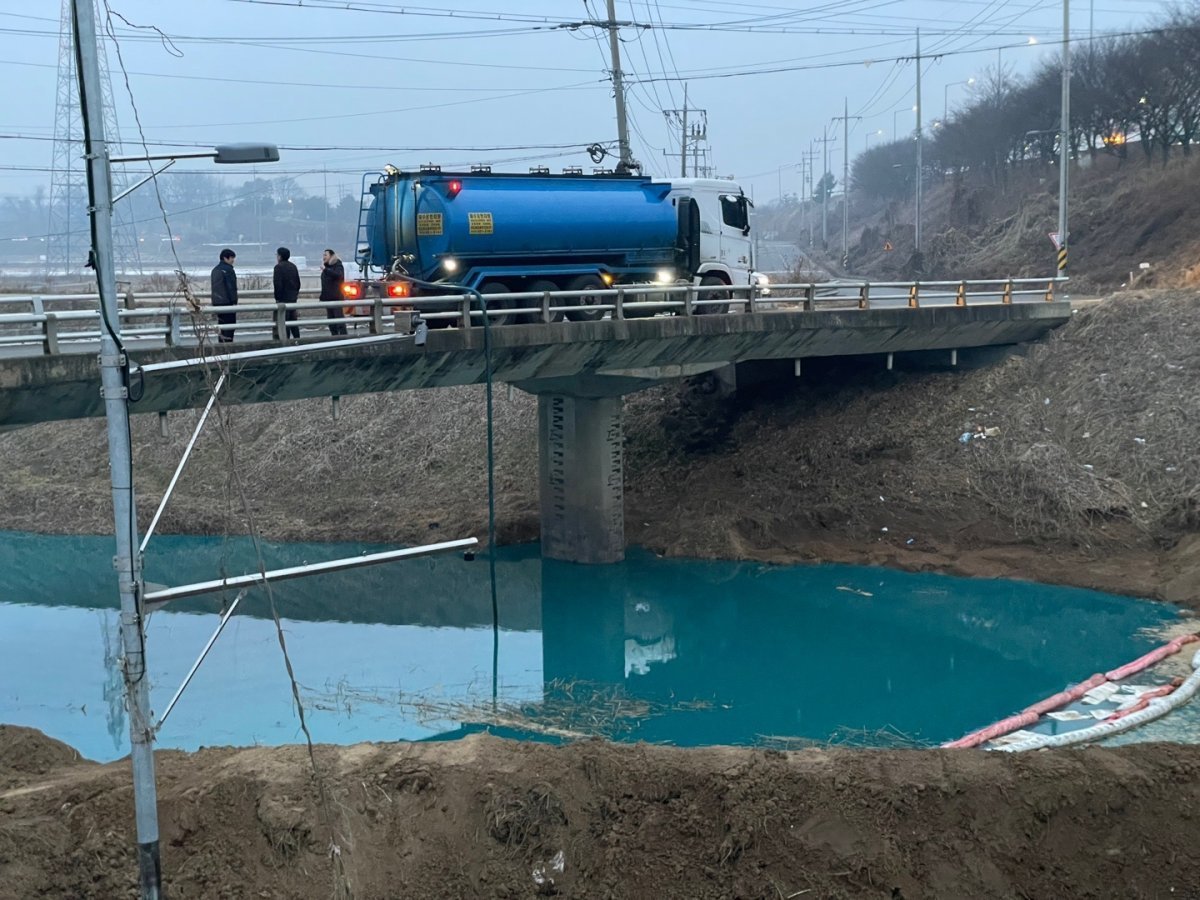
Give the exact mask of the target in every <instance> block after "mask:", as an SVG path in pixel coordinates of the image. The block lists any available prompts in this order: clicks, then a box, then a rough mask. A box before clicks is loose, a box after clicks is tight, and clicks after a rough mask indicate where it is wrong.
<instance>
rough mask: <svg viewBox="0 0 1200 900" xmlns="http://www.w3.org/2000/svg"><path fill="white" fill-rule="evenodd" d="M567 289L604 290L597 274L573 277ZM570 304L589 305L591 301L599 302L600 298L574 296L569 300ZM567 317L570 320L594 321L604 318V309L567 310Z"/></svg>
mask: <svg viewBox="0 0 1200 900" xmlns="http://www.w3.org/2000/svg"><path fill="white" fill-rule="evenodd" d="M567 290H568V291H602V290H604V282H603V281H601V280H600V276H599V275H580V276H579V277H578V278H573V279H572V280H571V283H570V284H568V285H567ZM570 302H571V304H572V305H575V304H578V305H579V306H590V305H591V304H593V303H600V302H601V298H599V297H590V296H587V295H584V296H582V297H576V298H575V299H573V300H571V301H570ZM567 318H568V319H570V320H571V321H572V322H595V321H597V320H599V319H603V318H604V311H603V310H599V309H593V310H580V311H579V312H568V313H567Z"/></svg>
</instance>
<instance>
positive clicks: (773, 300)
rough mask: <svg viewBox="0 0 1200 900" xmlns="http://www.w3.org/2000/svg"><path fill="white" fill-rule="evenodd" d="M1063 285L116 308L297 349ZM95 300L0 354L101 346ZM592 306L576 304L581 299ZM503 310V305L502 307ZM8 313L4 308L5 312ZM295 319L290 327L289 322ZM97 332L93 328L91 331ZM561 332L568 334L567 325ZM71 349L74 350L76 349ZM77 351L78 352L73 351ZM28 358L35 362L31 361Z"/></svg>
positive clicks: (12, 316) (174, 296)
mask: <svg viewBox="0 0 1200 900" xmlns="http://www.w3.org/2000/svg"><path fill="white" fill-rule="evenodd" d="M1065 280H1066V279H1056V278H1006V279H973V280H959V281H920V282H912V281H904V282H900V281H882V282H869V281H841V282H807V283H795V284H777V285H771V286H770V287H769V288H766V289H764V288H763V287H761V286H759V285H732V286H731V285H618V286H616V287H612V288H607V289H604V290H587V291H546V292H527V293H510V294H487V295H484V296H483V297H482V299H484V300H486V301H487V307H486V310H485V309H484V307H483V306H482V304H481V302H480V300H481V298H480V296H479V295H475V294H462V293H453V294H445V295H440V296H422V297H416V298H404V299H403V300H398V299H393V298H379V297H377V298H362V299H358V300H346V301H343V302H341V303H339V304H338V305H339V306H342V307H344V308H345V309H347V310H349V311H351V313H352V314H349V315H345V316H344V317H343V318H341V319H329V318H327V310H328V308H329V306H330V304H329V303H327V302H320V301H316V300H310V301H307V302H298V303H274V302H270V303H239V304H238V305H237V306H236V307H228V306H223V307H222V306H210V305H206V306H200V307H198V308H195V309H193V308H191V307H189V306H188V305H187V304H186V303H185V302H184V301H183V299H182V298H181V297H180V295H179V294H178V293H177V292H176V293H145V294H138V295H136V297H134V298H133V300H132V302H128V304H127V305H128V308H125V309H121V310H120V313H119V314H120V319H121V332H122V337H123V338H125V339H126V340H134V341H137V340H151V341H159V342H161V343H162V344H163V345H165V346H168V347H170V346H195V345H197V344H199V343H200V342H201V341H202V340H205V339H207V340H209V341H212V340H215V337H216V335H217V334H218V333H219V332H220V331H222V330H236V333H237V334H239V335H241V336H243V337H245V336H252V337H253V338H255V339H256V340H259V341H264V342H271V343H280V344H294V343H301V342H303V336H304V335H308V336H310V337H316V336H317V334H318V333H321V334H322V335H323V338H322V339H323V340H329V339H330V335H329V334H327V333H326V332H327V331H328V328H329V326H330V325H331V324H344V325H347V326H351V327H352V328H353V329H355V330H357V329H359V328H360V327H365V328H366V329H367V331H368V332H369V333H371V334H386V333H396V332H400V333H408V332H411V331H412V330H413V328H414V326H415V320H414V317H415V316H418V315H419V316H420V318H421V319H424V320H425V321H426V322H427V323H428V324H430V325H431V326H435V327H436V326H438V325H444V326H449V327H458V328H464V327H465V328H480V327H482V325H483V317H484V316H485V315H486V316H488V318H489V320H490V321H489V324H491V325H493V327H498V326H500V325H502V324H503V325H504V326H505V327H509V325H510V324H511V323H513V322H514V320H516V322H517V323H520V322H525V323H530V322H537V323H547V324H550V323H555V322H559V321H563V320H565V319H567V318H569V317H570V316H571V315H576V316H578V315H590V316H592V317H594V318H599V317H603V316H609V317H611V318H612V319H614V320H618V321H622V320H628V319H637V318H643V317H646V316H653V315H658V314H662V313H671V314H674V315H686V316H694V315H706V314H721V313H726V312H731V313H735V314H736V313H753V314H758V313H773V312H794V311H796V310H803V311H811V310H816V309H819V308H821V307H825V308H833V307H840V308H844V309H847V310H853V309H872V308H880V305H888V304H897V303H900V304H903V307H904V308H908V309H918V308H921V307H923V306H930V305H933V306H957V307H965V306H979V305H997V304H1012V303H1021V302H1030V301H1031V300H1036V301H1052V300H1053V299H1054V297H1055V290H1056V288H1057V287H1059V286H1061V285H1062V284H1063V283H1064V282H1065ZM270 295H271V291H270V290H247V291H244V292H240V297H243V298H249V299H255V298H258V297H269V296H270ZM97 299H98V298H96V297H95V296H94V295H86V294H48V295H10V296H4V297H0V302H3V303H4V304H12V305H16V304H22V303H24V304H28V305H29V307H30V310H31V311H30V312H20V313H2V312H0V349H2V348H5V347H17V348H20V347H25V348H28V349H29V350H31V351H33V350H34V348H40V353H41V354H45V355H57V354H60V353H64V352H72V351H74V352H89V351H90V350H92V349H93V348H92V347H90V346H83V345H88V344H91V343H94V342H98V341H99V338H100V329H101V327H102V325H103V323H102V322H101V320H100V311H99V308H98V302H97ZM584 299H588V300H590V301H591V302H589V303H586V304H582V305H581V304H580V301H581V300H584ZM163 300H165V301H167V303H166V304H165V305H163V304H161V303H160V305H157V306H142V305H141V303H143V302H147V301H163ZM89 301H90V302H96V303H97V308H94V309H78V308H64V309H57V310H51V309H47V303H50V302H54V303H69V304H76V305H77V304H79V303H81V302H89ZM501 304H503V305H501ZM0 308H3V307H0ZM288 311H295V313H296V317H295V318H294V319H288V318H287V312H288ZM231 312H235V313H236V314H237V323H236V324H235V325H221V324H219V323H217V321H216V316H218V315H225V314H229V313H231ZM87 326H91V327H87ZM564 327H570V325H569V323H566V324H565V325H564ZM289 328H295V329H299V331H300V334H301V335H302V338H301V339H300V340H299V341H298V340H297V339H295V338H291V337H289V336H288V333H287V330H288V329H289ZM72 345H74V347H73V346H72ZM75 347H77V348H78V349H74V348H75ZM27 355H36V353H31V354H27Z"/></svg>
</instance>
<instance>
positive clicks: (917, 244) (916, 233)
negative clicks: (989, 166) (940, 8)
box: [913, 28, 925, 253]
mask: <svg viewBox="0 0 1200 900" xmlns="http://www.w3.org/2000/svg"><path fill="white" fill-rule="evenodd" d="M921 121H922V120H921V29H920V28H918V29H917V195H916V197H917V209H916V215H915V216H914V225H913V248H914V249H915V250H916V252H917V253H920V252H921V181H922V178H921V171H922V169H924V167H925V166H924V159H923V158H922V157H923V155H924V149H925V136H924V134H923V132H922V128H921Z"/></svg>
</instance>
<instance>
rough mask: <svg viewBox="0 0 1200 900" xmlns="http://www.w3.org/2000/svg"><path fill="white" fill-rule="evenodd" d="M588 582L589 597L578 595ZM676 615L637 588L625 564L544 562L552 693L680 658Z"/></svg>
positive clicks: (620, 681) (547, 674) (621, 680)
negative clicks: (557, 688)
mask: <svg viewBox="0 0 1200 900" xmlns="http://www.w3.org/2000/svg"><path fill="white" fill-rule="evenodd" d="M583 582H586V584H587V594H588V596H587V597H586V598H582V597H581V596H580V587H581V583H583ZM674 626H675V618H674V613H673V612H672V611H671V610H670V608H669V607H668V606H667V604H665V603H662V602H659V601H658V598H653V599H651V598H650V597H649V596H648V595H646V594H645V593H644V592H641V591H639V590H638V588H637V585H636V583H635V581H634V578H633V577H631V576H630V574H629V571H628V569H627V568H626V567H624V566H604V567H598V568H587V569H584V568H581V567H580V566H579V565H578V564H576V563H564V562H559V561H557V560H551V559H547V560H543V561H542V673H543V680H544V682H545V684H546V689H547V691H551V690H554V689H555V686H556V685H559V686H561V685H570V684H573V683H575V682H586V683H589V684H593V685H598V686H599V685H604V686H611V687H620V686H622V685H624V684H625V682H626V680H627V679H628V678H630V677H631V676H636V675H645V674H646V673H647V672H648V671H649V668H650V666H651V665H653V664H655V663H666V662H668V661H670V660H672V659H674V658H675V655H676V650H675V634H674Z"/></svg>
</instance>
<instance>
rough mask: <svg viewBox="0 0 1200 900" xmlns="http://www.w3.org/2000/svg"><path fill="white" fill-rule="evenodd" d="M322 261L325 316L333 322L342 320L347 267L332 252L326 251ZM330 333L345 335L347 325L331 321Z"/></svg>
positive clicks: (322, 294)
mask: <svg viewBox="0 0 1200 900" xmlns="http://www.w3.org/2000/svg"><path fill="white" fill-rule="evenodd" d="M321 260H322V265H321V302H322V303H324V304H325V315H326V317H327V318H329V319H331V320H332V319H341V318H343V316H342V282H343V281H345V280H346V267H345V266H343V265H342V261H341V260H340V259H338V255H337V254H336V253H334V252H333V251H332V250H326V251H325V253H324V255H323V256H322V257H321ZM329 333H330V334H332V335H344V334H345V333H346V325H345V323H342V322H333V321H330V323H329Z"/></svg>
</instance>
